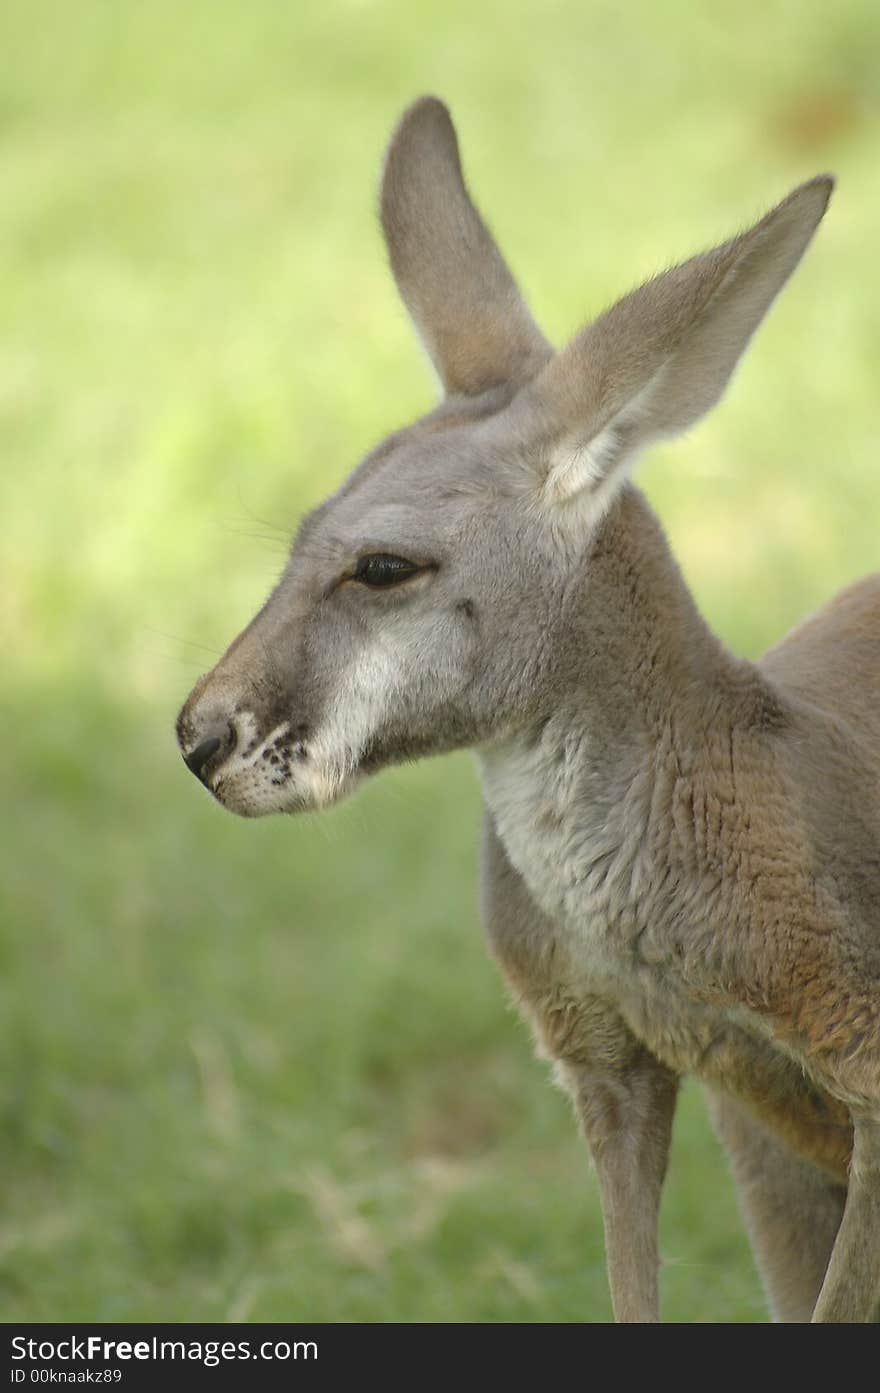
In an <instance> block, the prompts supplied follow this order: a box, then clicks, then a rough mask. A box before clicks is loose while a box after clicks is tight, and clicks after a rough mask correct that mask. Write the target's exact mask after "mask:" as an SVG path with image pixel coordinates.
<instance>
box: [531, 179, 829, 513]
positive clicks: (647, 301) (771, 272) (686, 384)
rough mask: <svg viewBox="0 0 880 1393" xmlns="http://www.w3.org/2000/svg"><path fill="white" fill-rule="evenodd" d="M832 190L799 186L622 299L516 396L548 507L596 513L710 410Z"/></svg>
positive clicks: (814, 184) (825, 183)
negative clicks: (580, 502) (643, 452)
mask: <svg viewBox="0 0 880 1393" xmlns="http://www.w3.org/2000/svg"><path fill="white" fill-rule="evenodd" d="M833 187H834V181H833V179H831V178H830V177H829V176H827V175H823V176H820V177H819V178H816V179H812V180H811V181H810V182H809V183H807V184H802V185H801V186H800V188H797V189H795V190H794V192H793V193H791V194H789V196H788V198H786V199H785V200H784V201H783V202H782V203H780V204H779V205H778V206H777V207H776V208H774V209H773V210H772V211H771V212H770V213H768V214H767V215H766V217H764V218H762V219H761V221H760V222H759V223H757V224H756V225H755V226H754V227H752V228H750V229H749V231H748V232H744V233H743V234H742V235H741V236H739V237H736V238H734V239H733V240H732V241H730V242H725V243H724V245H723V246H720V247H716V248H715V250H714V251H710V252H706V253H705V254H704V255H703V256H696V257H694V258H693V259H692V260H690V261H686V262H684V263H683V264H682V265H681V266H676V267H674V269H672V270H671V271H666V272H665V273H664V274H662V275H659V276H657V277H656V278H655V279H654V280H652V281H648V283H647V284H646V285H643V286H642V287H641V288H640V289H638V290H635V291H633V292H632V293H631V294H630V295H627V296H625V298H624V299H623V300H620V301H619V302H618V303H617V304H616V305H615V306H614V307H613V308H612V309H610V310H608V311H607V312H606V313H605V314H603V315H602V316H601V318H599V319H597V320H596V321H595V323H593V324H591V325H590V326H589V327H588V328H586V329H585V330H584V331H583V332H582V333H580V334H579V335H578V336H577V338H575V339H574V340H573V341H572V342H571V343H570V344H569V345H568V346H567V347H566V348H564V349H563V350H562V351H561V352H560V353H558V354H557V355H556V357H555V358H554V359H553V360H552V362H550V363H549V364H548V365H547V367H546V368H545V369H544V370H543V372H542V373H541V374H540V375H539V376H538V377H537V378H536V379H535V380H534V382H533V383H532V384H531V385H529V386H528V387H526V388H525V390H524V391H523V392H521V393H520V394H519V396H518V397H517V398H516V399H515V401H514V402H513V403H512V406H511V407H510V408H509V411H510V413H512V414H513V415H514V417H515V418H517V417H518V418H519V419H518V420H517V422H516V428H517V434H518V435H519V436H520V438H523V437H524V438H525V439H526V440H530V443H531V445H532V446H533V447H534V446H536V445H537V446H538V447H539V448H538V454H539V455H540V458H541V461H542V463H541V469H542V475H541V484H542V491H543V494H544V497H545V498H546V499H547V500H548V501H549V500H562V499H566V498H570V497H572V496H573V495H576V494H581V493H582V492H583V491H584V490H587V491H588V492H587V497H589V498H591V499H592V501H593V502H594V503H595V506H596V509H597V511H601V510H602V509H603V508H604V507H605V506H607V503H608V502H609V501H610V499H611V498H612V497H613V495H614V493H615V492H616V490H617V488H619V487H620V485H621V484H622V483H623V481H624V480H625V478H626V476H627V468H626V466H627V464H628V463H629V464H631V463H632V461H633V460H634V458H635V455H636V454H637V452H638V451H639V450H640V449H642V448H643V447H644V446H645V445H647V444H648V443H650V442H651V441H652V440H656V439H658V438H660V437H662V436H668V435H675V434H677V433H678V432H680V431H684V430H686V429H687V428H688V427H689V426H691V425H693V424H694V422H696V421H698V420H699V419H700V417H701V416H703V415H704V414H705V413H706V412H707V411H708V410H709V408H710V407H712V406H714V405H715V403H716V402H717V401H718V400H719V398H720V397H721V395H722V393H723V392H724V389H725V388H726V386H727V383H728V382H729V380H730V378H731V376H732V374H733V371H734V368H735V367H736V364H737V362H738V360H739V358H740V356H741V354H742V352H743V350H744V349H745V347H746V345H747V344H748V342H749V339H750V338H751V336H752V334H753V333H754V331H755V329H756V328H757V327H758V325H759V324H760V322H761V320H762V319H763V317H764V315H765V314H766V312H767V310H768V309H769V307H770V305H771V304H772V302H773V300H774V298H775V297H776V295H777V294H778V292H779V291H780V290H781V289H782V287H783V285H784V284H785V282H786V281H787V280H788V278H789V276H790V275H791V273H792V271H793V270H794V269H795V267H796V266H797V264H798V262H799V260H800V258H801V256H802V255H803V253H804V251H805V250H806V248H807V245H808V243H809V241H810V238H811V237H812V235H813V233H814V232H815V230H816V227H817V226H818V224H819V222H820V220H821V218H822V215H823V213H824V212H825V209H826V207H827V205H828V200H829V198H830V196H831V191H832V188H833ZM520 413H524V414H522V415H521V414H520Z"/></svg>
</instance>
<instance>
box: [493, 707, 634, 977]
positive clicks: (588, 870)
mask: <svg viewBox="0 0 880 1393" xmlns="http://www.w3.org/2000/svg"><path fill="white" fill-rule="evenodd" d="M478 760H479V765H480V772H481V776H482V781H483V788H484V792H485V796H486V801H487V803H488V805H489V808H490V810H491V813H492V816H493V819H494V822H495V827H496V830H497V832H498V835H499V836H500V838H501V840H502V842H503V843H504V847H505V850H506V852H507V855H508V857H509V859H510V861H511V863H512V865H513V866H514V867H515V869H516V870H517V871H519V873H520V875H521V876H522V877H523V880H524V881H525V882H526V885H527V886H528V888H529V891H530V892H531V894H532V896H533V897H534V899H535V901H536V902H537V904H538V905H540V907H541V908H542V909H543V910H544V912H545V913H546V914H548V915H549V916H550V917H551V918H552V919H553V920H554V922H555V923H556V925H557V926H558V928H559V929H560V930H562V931H564V933H565V936H566V937H567V938H568V939H569V943H570V946H571V948H572V949H573V950H575V953H576V956H578V957H579V956H580V954H578V953H577V949H578V948H580V949H581V950H586V957H585V958H584V962H585V963H586V962H589V963H590V966H591V970H592V971H593V972H595V973H596V974H597V976H605V975H607V974H609V973H610V975H611V976H613V977H616V976H617V975H618V972H619V970H620V965H619V964H617V963H616V962H615V960H616V959H617V957H618V955H621V956H628V955H629V951H628V944H629V943H630V942H631V941H632V940H633V939H634V938H635V937H636V936H637V934H638V931H639V925H638V920H639V911H640V907H641V905H642V902H643V898H644V895H645V894H646V893H647V892H648V891H649V888H650V882H651V879H652V875H651V867H650V865H649V861H648V856H647V852H646V849H645V843H646V837H645V811H644V810H645V805H646V799H645V797H644V787H643V780H641V779H639V778H638V777H637V776H624V775H623V774H622V773H621V774H620V775H619V776H618V777H617V779H616V780H609V779H608V778H607V776H603V777H602V779H601V782H600V780H599V779H598V777H597V776H594V775H593V773H592V771H591V768H590V761H589V752H588V750H587V749H586V747H585V737H584V736H577V735H572V734H566V735H564V736H561V738H554V737H553V734H552V732H550V731H548V732H546V733H545V735H544V737H543V738H542V739H540V740H538V741H536V742H532V743H527V742H526V741H524V740H516V739H514V740H511V741H509V742H506V743H504V744H498V745H495V746H492V747H491V748H488V749H484V750H481V751H480V753H479V756H478Z"/></svg>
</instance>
